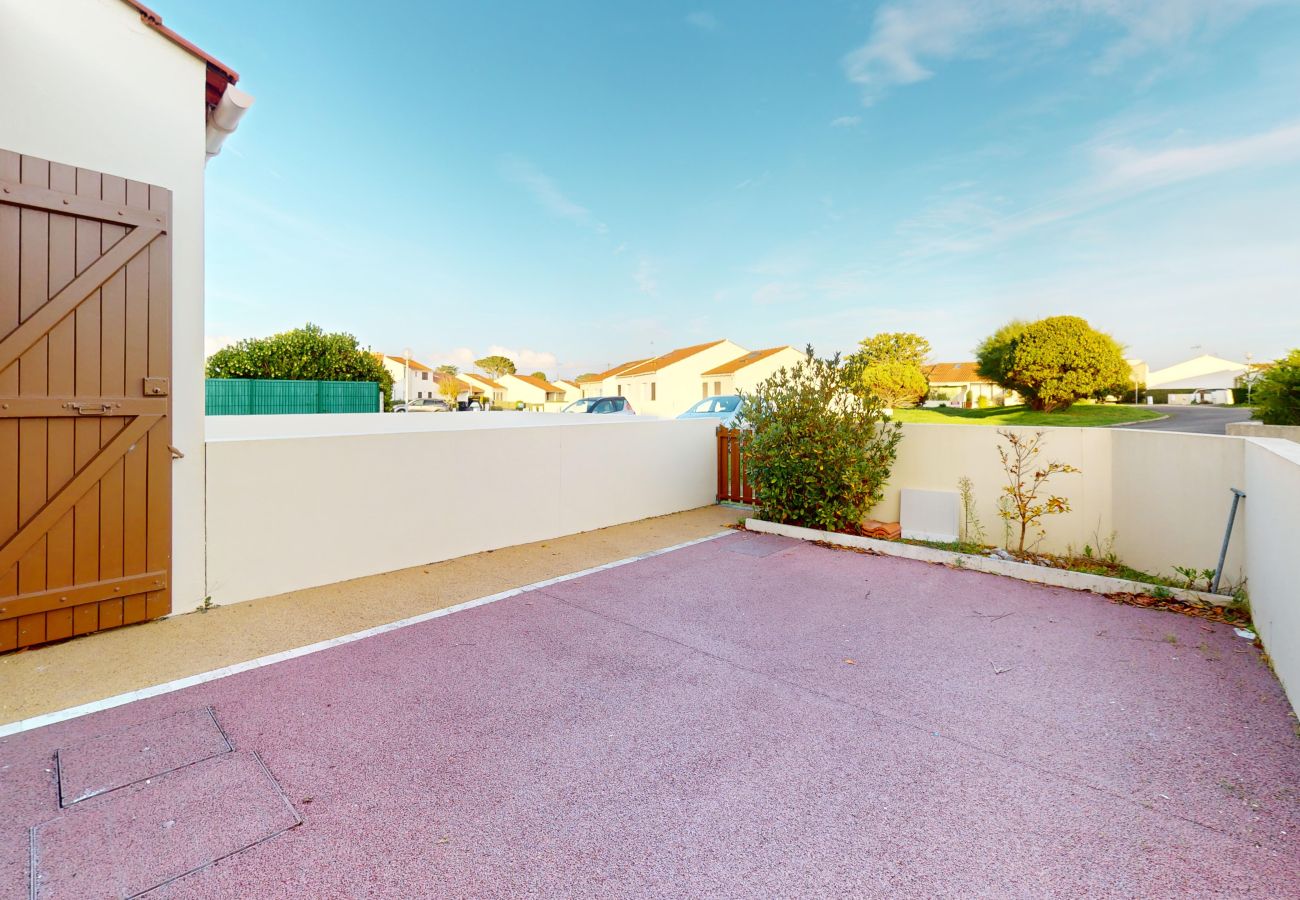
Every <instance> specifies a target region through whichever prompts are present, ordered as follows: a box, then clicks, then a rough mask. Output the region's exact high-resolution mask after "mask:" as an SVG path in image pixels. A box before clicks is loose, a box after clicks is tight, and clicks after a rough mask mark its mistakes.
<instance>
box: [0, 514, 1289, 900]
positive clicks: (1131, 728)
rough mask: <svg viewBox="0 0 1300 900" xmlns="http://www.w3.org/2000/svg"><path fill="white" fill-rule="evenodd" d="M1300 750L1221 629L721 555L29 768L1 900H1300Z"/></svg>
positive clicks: (11, 752)
mask: <svg viewBox="0 0 1300 900" xmlns="http://www.w3.org/2000/svg"><path fill="white" fill-rule="evenodd" d="M36 652H39V651H36ZM1292 728H1293V720H1291V719H1289V718H1288V712H1287V706H1286V701H1285V699H1284V698H1283V696H1282V693H1281V691H1280V689H1279V687H1278V685H1277V683H1276V682H1275V681H1274V679H1273V678H1272V676H1271V675H1270V674H1269V672H1268V670H1267V669H1266V668H1265V666H1264V665H1263V664H1262V662H1261V661H1260V659H1259V658H1258V654H1257V652H1256V651H1255V650H1254V648H1253V647H1252V646H1251V645H1250V643H1248V642H1247V641H1244V640H1242V639H1240V638H1238V637H1236V636H1235V635H1234V634H1233V632H1232V629H1231V628H1229V627H1227V626H1223V625H1216V624H1210V623H1206V622H1203V621H1201V620H1198V619H1192V618H1186V617H1180V616H1176V615H1172V614H1168V613H1161V612H1157V611H1153V610H1144V609H1135V608H1130V607H1125V606H1119V605H1115V604H1112V603H1110V602H1108V601H1106V600H1105V599H1102V598H1099V597H1096V596H1093V595H1088V594H1079V593H1073V592H1069V591H1064V590H1059V589H1053V588H1046V587H1042V586H1036V585H1030V584H1027V583H1023V582H1017V581H1011V580H1007V579H1002V578H999V577H997V576H991V575H983V574H979V573H973V572H963V571H958V570H952V569H948V568H944V567H941V566H931V565H926V564H923V563H916V562H910V561H904V560H897V559H890V558H884V557H873V556H865V555H858V554H854V553H848V552H842V551H833V550H828V549H824V548H820V547H816V546H812V545H808V544H801V543H796V542H792V541H789V540H786V539H783V538H777V537H772V536H765V535H745V534H733V535H728V536H726V537H723V538H720V539H717V540H713V541H708V542H706V543H702V544H697V545H695V546H692V547H688V548H685V549H681V550H677V551H673V552H670V553H667V554H664V555H660V556H656V557H653V558H650V559H645V560H642V561H639V562H636V563H632V564H630V565H625V566H620V567H617V568H611V569H608V570H606V571H601V572H597V573H595V574H592V575H588V576H585V577H582V578H578V579H574V580H570V581H564V582H560V583H555V584H550V585H547V586H544V587H542V588H541V589H539V590H533V591H530V592H526V593H522V594H519V595H516V596H513V597H509V598H506V599H503V600H500V601H497V602H495V603H491V604H488V605H483V606H479V607H477V608H474V609H470V610H466V611H462V612H456V613H453V614H451V615H447V616H445V617H442V618H438V619H434V620H431V621H427V622H423V623H421V624H418V625H413V626H410V627H406V628H402V629H399V630H396V631H390V632H388V633H385V634H382V635H379V636H375V637H369V638H365V639H363V640H359V641H356V642H354V643H350V644H346V645H343V646H339V647H335V648H333V649H330V650H325V651H322V652H319V653H314V654H312V655H308V656H302V657H299V658H297V659H293V660H290V661H287V662H281V663H277V664H274V665H270V666H266V667H263V668H259V669H256V670H253V671H249V672H244V673H241V674H238V675H233V676H230V677H226V678H222V679H219V680H214V681H211V682H208V683H205V684H201V685H198V686H194V687H190V688H187V689H184V690H181V691H177V692H174V693H169V694H166V695H163V696H159V697H154V698H152V699H148V700H144V701H140V702H137V703H133V704H130V705H126V706H121V707H118V708H115V709H110V710H106V711H103V712H99V713H95V714H93V715H89V716H85V717H82V718H80V719H75V720H71V721H68V722H64V723H60V724H57V725H52V726H49V727H46V728H43V729H40V730H36V731H29V732H25V733H22V734H19V735H17V736H14V737H10V738H8V739H6V740H5V741H4V743H3V744H0V760H2V762H0V807H3V809H4V810H5V815H4V817H3V820H0V896H3V897H15V898H17V897H27V896H28V892H29V885H30V884H31V882H30V880H29V879H30V875H31V873H32V871H33V870H34V872H35V875H36V881H35V890H34V896H37V897H73V896H75V897H95V896H109V895H115V896H117V895H129V894H134V893H136V892H139V891H144V890H147V889H150V888H154V889H155V890H154V892H153V893H151V894H149V896H150V897H151V898H164V897H166V898H175V897H186V898H200V897H202V898H226V897H229V898H236V897H259V898H260V897H324V896H348V897H360V896H366V897H414V896H422V897H423V896H428V897H442V896H447V897H452V896H455V897H464V896H490V897H519V896H566V897H622V896H638V897H680V896H708V897H716V896H734V897H742V896H748V897H760V896H764V897H765V896H774V895H778V896H799V897H809V896H886V895H887V896H892V897H933V896H988V897H1000V898H1001V897H1043V896H1090V897H1109V896H1114V897H1189V896H1227V895H1231V896H1259V897H1270V898H1272V897H1282V896H1296V895H1297V894H1298V893H1300V848H1298V847H1297V843H1296V840H1297V837H1300V833H1298V832H1300V800H1298V799H1297V793H1296V791H1297V786H1298V785H1300V738H1297V736H1296V734H1295V733H1294V732H1293V730H1292ZM61 803H62V806H61ZM29 828H30V829H32V830H31V831H29Z"/></svg>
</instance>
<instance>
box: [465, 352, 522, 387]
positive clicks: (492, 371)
mask: <svg viewBox="0 0 1300 900" xmlns="http://www.w3.org/2000/svg"><path fill="white" fill-rule="evenodd" d="M474 365H476V366H478V367H479V368H480V369H482V370H483V374H484V375H486V376H487V377H488V378H491V379H492V380H493V381H496V380H497V379H498V378H500V377H501V376H502V375H513V374H515V364H514V361H513V360H511V359H510V357H508V356H485V357H483V358H482V359H476V360H474Z"/></svg>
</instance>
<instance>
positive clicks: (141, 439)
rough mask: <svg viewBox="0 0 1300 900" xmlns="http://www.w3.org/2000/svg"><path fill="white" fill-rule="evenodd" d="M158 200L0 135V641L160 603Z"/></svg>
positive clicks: (165, 602) (164, 442) (164, 491)
mask: <svg viewBox="0 0 1300 900" xmlns="http://www.w3.org/2000/svg"><path fill="white" fill-rule="evenodd" d="M170 215H171V195H170V193H169V192H167V191H165V190H162V189H160V188H156V187H152V186H150V185H147V184H142V183H140V182H131V181H127V180H125V179H121V178H117V177H113V176H108V175H101V174H99V173H95V172H89V171H87V170H83V169H75V168H73V167H70V166H65V165H60V164H57V163H48V162H46V161H44V160H39V159H35V158H33V157H28V156H19V155H18V154H15V153H11V152H8V151H3V150H0V404H2V405H3V409H0V651H2V650H7V649H13V648H14V647H22V646H28V645H31V644H37V643H42V642H44V641H50V640H59V639H62V638H65V637H70V636H72V635H74V634H85V633H87V632H90V631H96V630H101V629H104V628H111V627H115V626H117V625H122V624H129V623H132V622H139V621H144V620H145V619H147V618H156V617H157V616H160V615H165V614H166V613H168V612H170V609H171V599H170V591H169V588H168V584H169V569H170V558H171V453H170V447H169V445H170V442H171V420H170V396H169V395H170V391H169V390H167V389H166V388H165V387H164V386H165V385H168V384H169V382H170V375H171V258H170V257H171V248H170V238H169V236H168V235H167V233H166V232H167V228H168V226H169V223H170ZM146 382H147V383H148V384H149V385H150V389H149V393H148V394H146V387H145V386H146Z"/></svg>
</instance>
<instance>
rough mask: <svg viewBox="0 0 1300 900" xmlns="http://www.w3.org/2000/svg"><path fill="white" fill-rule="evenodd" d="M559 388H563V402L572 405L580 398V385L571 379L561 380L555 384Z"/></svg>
mask: <svg viewBox="0 0 1300 900" xmlns="http://www.w3.org/2000/svg"><path fill="white" fill-rule="evenodd" d="M555 383H556V385H558V386H559V387H562V388H564V402H565V403H572V402H573V401H574V400H578V399H580V398H581V397H582V385H580V384H578V382H576V381H574V380H573V379H571V378H561V379H560V380H559V381H557V382H555Z"/></svg>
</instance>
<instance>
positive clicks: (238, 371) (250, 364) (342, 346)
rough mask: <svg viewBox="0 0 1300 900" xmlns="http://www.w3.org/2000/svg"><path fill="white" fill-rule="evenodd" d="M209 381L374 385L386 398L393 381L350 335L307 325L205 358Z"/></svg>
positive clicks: (368, 352)
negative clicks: (280, 380) (232, 379)
mask: <svg viewBox="0 0 1300 900" xmlns="http://www.w3.org/2000/svg"><path fill="white" fill-rule="evenodd" d="M207 376H208V377H209V378H281V379H285V380H288V381H376V382H378V383H379V388H380V391H381V395H382V396H384V397H387V396H388V395H389V393H390V392H391V390H392V387H393V376H392V374H391V373H389V371H388V370H387V369H385V368H384V364H383V363H381V362H380V361H379V359H378V358H377V357H376V356H375V354H374V353H372V352H371V351H369V350H366V349H363V348H361V347H360V346H358V344H357V339H356V338H355V337H353V336H352V335H350V334H344V333H338V334H326V333H325V331H324V330H323V329H322V328H321V327H320V326H319V325H313V324H311V323H310V322H308V323H307V324H306V325H305V326H303V327H302V328H295V329H293V330H292V331H285V332H281V333H280V334H273V335H271V336H270V337H266V338H248V339H246V340H242V341H240V342H239V343H237V344H232V345H231V346H229V347H223V348H222V349H220V350H218V351H217V352H216V353H214V354H212V355H211V356H209V357H208V363H207Z"/></svg>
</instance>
